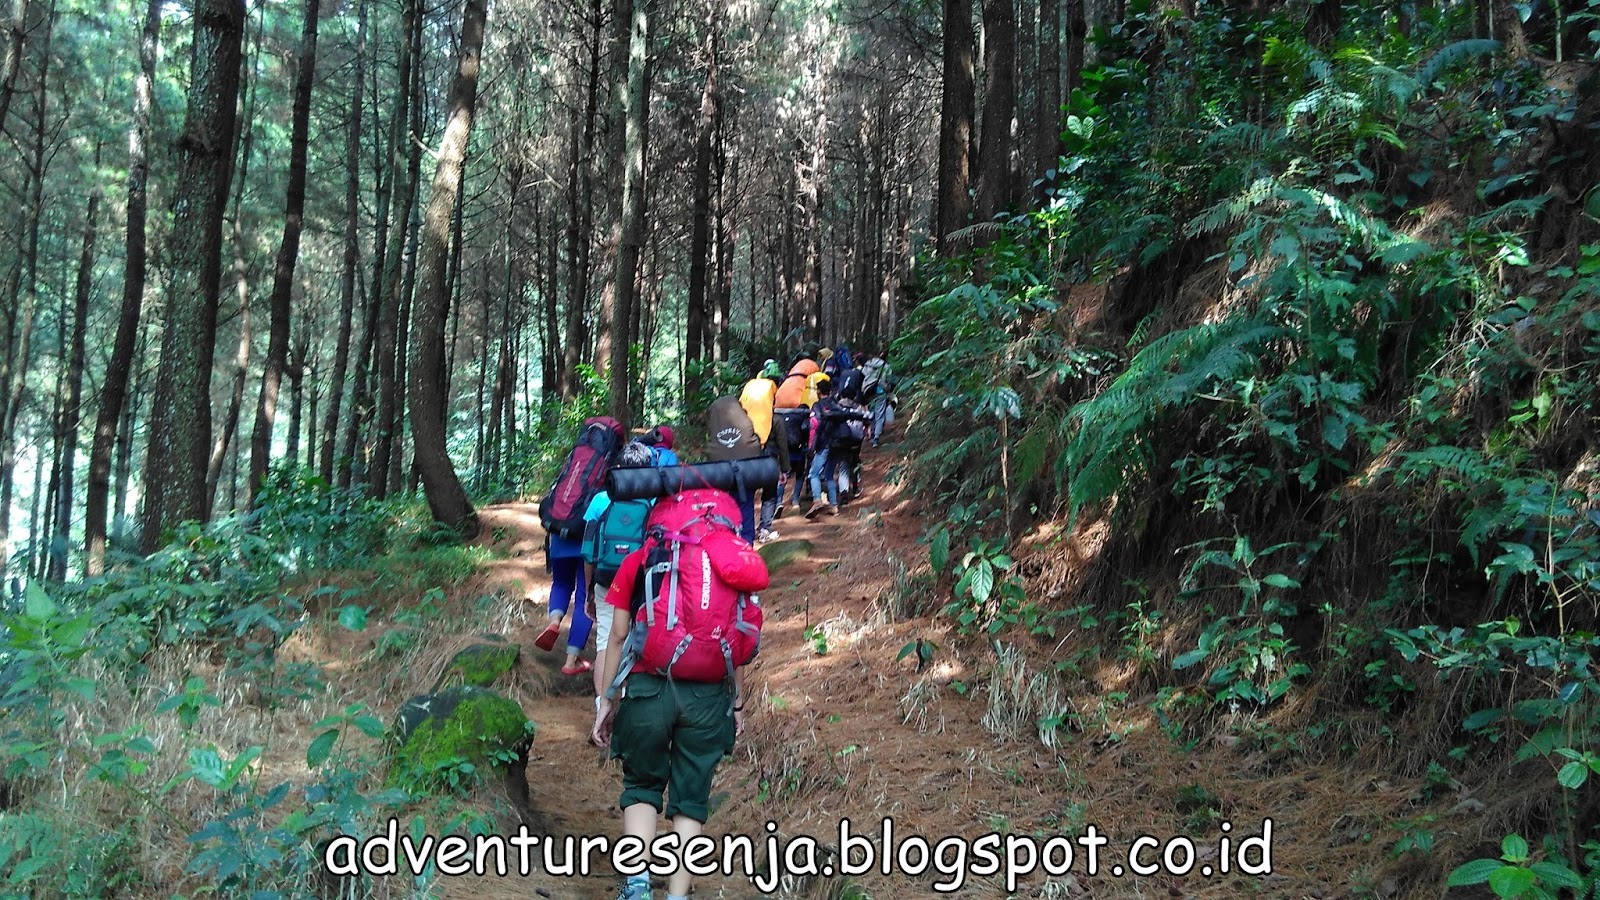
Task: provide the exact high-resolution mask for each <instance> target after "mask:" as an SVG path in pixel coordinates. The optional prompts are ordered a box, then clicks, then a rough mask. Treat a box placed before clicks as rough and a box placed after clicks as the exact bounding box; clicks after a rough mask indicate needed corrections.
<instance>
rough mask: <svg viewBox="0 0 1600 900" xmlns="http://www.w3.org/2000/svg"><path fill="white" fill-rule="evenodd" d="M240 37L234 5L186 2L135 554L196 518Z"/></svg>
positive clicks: (229, 1) (240, 10) (219, 0)
mask: <svg viewBox="0 0 1600 900" xmlns="http://www.w3.org/2000/svg"><path fill="white" fill-rule="evenodd" d="M243 36H244V3H243V2H242V0H195V5H194V45H193V51H192V54H191V56H190V61H189V71H190V80H189V84H190V88H189V106H188V111H187V113H186V114H185V118H184V126H183V132H182V134H181V136H180V137H179V138H178V142H177V158H178V160H177V161H178V178H177V181H176V183H177V184H178V185H180V186H181V188H180V190H179V192H178V194H177V196H176V198H175V199H174V203H173V209H172V212H173V228H172V243H171V253H170V258H171V269H172V272H173V276H174V277H173V279H172V290H171V292H170V293H169V294H168V299H167V309H166V326H165V328H164V329H163V331H162V339H161V366H160V371H159V374H158V375H157V378H156V390H155V398H154V403H153V406H152V408H151V422H150V438H149V443H148V448H149V449H148V452H147V454H146V458H145V478H144V484H145V510H144V516H143V522H142V528H141V535H140V545H141V547H142V548H143V549H144V550H145V551H146V552H150V551H154V550H155V549H156V548H157V547H158V546H159V545H160V543H161V539H162V536H163V534H164V532H165V531H166V530H167V529H168V528H170V527H171V526H173V525H175V524H177V523H178V522H180V521H182V520H184V519H200V520H204V519H205V518H206V512H207V511H206V509H205V475H206V462H207V460H206V451H207V450H208V449H209V447H208V445H209V444H210V440H211V362H212V354H213V352H214V350H215V349H216V339H217V291H218V288H219V286H220V281H221V276H222V213H223V207H224V204H226V202H227V198H228V185H229V183H230V179H231V178H232V177H233V165H232V164H233V158H232V157H233V133H234V125H235V120H236V118H237V115H238V113H237V107H238V97H239V63H240V57H241V55H242V39H243Z"/></svg>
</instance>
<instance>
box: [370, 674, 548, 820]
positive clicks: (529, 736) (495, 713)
mask: <svg viewBox="0 0 1600 900" xmlns="http://www.w3.org/2000/svg"><path fill="white" fill-rule="evenodd" d="M394 738H395V744H396V747H395V749H394V752H393V755H392V756H391V758H390V761H389V777H388V784H389V786H390V787H398V788H403V789H404V790H406V791H408V792H410V793H412V794H413V795H419V794H433V793H441V792H446V791H454V792H464V791H466V790H469V789H471V788H473V787H475V786H477V785H479V784H482V783H484V782H486V781H487V780H488V777H489V774H490V773H491V772H495V771H499V772H503V773H504V774H505V777H506V787H507V790H508V791H509V792H510V793H511V795H512V800H513V801H515V802H519V803H525V802H526V798H527V773H526V771H525V770H526V769H527V765H528V749H529V748H530V747H531V746H532V745H533V722H532V721H530V720H529V719H528V716H527V714H526V713H524V712H523V711H522V707H521V706H519V705H518V704H517V703H515V702H514V701H512V700H508V699H506V698H505V697H502V696H500V695H499V694H497V693H495V692H494V691H490V690H485V689H484V688H481V687H473V686H471V685H462V686H460V687H453V688H447V689H445V690H443V691H439V692H438V693H434V694H425V695H423V696H420V697H412V698H411V699H410V700H407V701H406V702H405V705H403V706H401V707H400V712H399V713H398V714H397V716H396V718H395V724H394Z"/></svg>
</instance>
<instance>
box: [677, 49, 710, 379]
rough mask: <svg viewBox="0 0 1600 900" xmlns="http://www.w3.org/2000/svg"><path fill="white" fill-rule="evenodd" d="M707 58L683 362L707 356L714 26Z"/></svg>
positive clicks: (696, 155)
mask: <svg viewBox="0 0 1600 900" xmlns="http://www.w3.org/2000/svg"><path fill="white" fill-rule="evenodd" d="M708 43H709V53H708V57H709V59H710V62H709V64H708V65H707V67H706V78H705V84H704V85H703V87H702V88H701V90H700V121H699V123H698V125H697V128H696V135H695V143H694V186H693V188H692V192H693V193H692V199H691V200H690V203H691V204H692V210H693V213H692V214H693V220H692V225H691V226H690V231H689V295H688V299H687V302H688V304H689V307H688V310H687V311H686V313H687V314H686V316H685V319H686V324H685V329H684V346H683V356H684V361H685V362H686V363H694V362H698V361H699V360H701V359H702V358H704V357H705V356H706V348H705V346H704V343H705V335H706V317H707V316H706V314H707V312H708V308H707V307H708V301H709V290H708V288H709V279H708V278H707V277H706V269H707V267H708V263H709V262H710V256H711V162H712V144H711V139H712V137H713V135H714V134H715V133H716V126H717V105H718V101H717V34H716V31H715V26H714V25H713V27H712V29H711V31H710V35H709V37H708ZM684 393H685V394H686V395H687V396H689V397H694V396H697V395H698V394H699V393H700V380H699V379H698V378H697V377H690V378H688V379H687V380H686V381H685V384H684Z"/></svg>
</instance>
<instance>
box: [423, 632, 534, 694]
mask: <svg viewBox="0 0 1600 900" xmlns="http://www.w3.org/2000/svg"><path fill="white" fill-rule="evenodd" d="M521 655H522V648H521V647H520V646H518V645H516V644H508V643H505V642H503V641H500V642H496V643H492V644H473V645H472V646H470V647H464V648H462V650H461V652H460V653H457V654H456V655H455V656H452V657H450V663H449V665H446V666H445V667H444V672H443V674H441V675H440V676H439V684H438V685H435V686H434V690H438V689H439V687H441V686H443V685H445V684H447V683H450V682H452V681H457V680H458V679H459V683H460V684H463V685H466V686H468V687H488V686H489V685H491V684H494V683H495V682H496V681H497V680H499V678H500V676H502V675H504V674H506V673H507V672H510V671H511V668H512V666H515V665H516V664H517V657H518V656H521Z"/></svg>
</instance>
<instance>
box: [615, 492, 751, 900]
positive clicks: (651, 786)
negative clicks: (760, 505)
mask: <svg viewBox="0 0 1600 900" xmlns="http://www.w3.org/2000/svg"><path fill="white" fill-rule="evenodd" d="M738 514H739V510H738V503H737V502H736V501H735V500H734V499H733V498H732V497H731V496H729V495H728V494H727V493H725V492H723V491H719V490H713V489H697V490H689V491H684V492H682V493H679V494H674V495H671V496H668V497H664V498H662V499H660V500H658V501H657V502H656V505H655V507H654V508H653V509H652V510H651V513H650V518H649V525H648V531H647V535H648V536H647V537H646V540H645V543H644V545H643V546H642V547H640V549H638V550H636V551H634V552H633V553H631V554H629V555H628V557H627V558H626V559H624V560H623V562H622V565H621V566H620V567H619V568H618V570H617V575H616V578H615V579H614V580H613V581H612V582H611V590H610V591H609V592H607V594H606V603H608V604H610V605H611V606H612V607H613V610H612V625H611V638H610V643H609V647H608V649H607V652H606V655H605V656H604V657H603V658H602V660H601V668H602V670H603V673H604V674H603V678H604V681H605V683H606V684H607V685H608V686H609V687H608V688H607V691H606V694H605V696H604V697H602V698H601V701H600V707H599V710H598V712H597V713H596V715H595V723H594V728H593V730H592V734H591V736H590V737H591V739H592V740H593V741H594V742H595V743H597V744H600V745H601V746H609V747H610V748H611V756H612V757H613V758H615V759H620V760H621V761H622V796H621V797H620V798H619V801H618V805H619V806H620V807H621V808H622V830H623V833H624V834H625V835H627V836H631V837H636V838H638V839H639V840H641V841H643V842H644V845H645V846H647V847H648V846H650V845H651V844H652V842H653V841H654V840H655V836H656V822H657V818H658V817H659V816H660V815H662V814H663V813H664V814H665V815H666V816H667V817H668V818H669V819H671V820H672V828H673V831H674V832H676V833H677V835H678V837H679V841H680V843H679V847H680V848H681V847H682V846H683V842H686V841H688V840H689V839H690V838H692V837H695V836H697V835H699V834H700V833H701V831H702V829H703V827H704V825H705V821H706V819H707V817H708V815H709V813H710V808H709V807H710V796H711V781H712V776H713V774H714V773H715V771H716V767H717V764H718V763H719V762H721V760H722V757H724V756H726V755H728V754H729V753H730V752H732V750H733V746H734V740H735V739H736V738H737V737H738V736H739V735H740V734H742V733H743V731H744V717H743V708H744V707H743V701H742V700H741V699H740V697H741V694H740V674H739V670H740V668H741V667H742V666H744V665H746V664H748V663H749V662H750V661H751V660H752V659H754V658H755V655H756V652H757V650H758V649H759V646H760V638H761V621H762V616H761V605H760V599H759V598H758V597H757V596H756V595H755V593H754V592H756V591H760V590H763V589H765V588H766V587H767V584H768V582H769V575H768V572H767V567H766V563H765V562H764V561H763V560H762V559H761V556H760V554H758V553H756V552H755V551H753V550H752V549H751V548H750V546H749V544H747V543H745V542H744V541H742V540H740V538H739V536H738V535H737V533H736V529H737V526H736V524H735V517H736V516H737V515H738ZM619 691H620V696H619ZM690 881H691V879H690V873H689V872H688V871H687V870H686V869H684V868H683V866H682V865H680V866H679V867H678V869H677V871H675V872H673V873H672V874H671V875H670V876H669V877H668V879H667V897H668V900H681V898H687V897H688V894H689V888H690ZM649 897H650V880H649V876H648V874H640V875H635V876H633V877H630V878H629V879H628V880H627V882H626V883H625V885H624V886H623V889H622V893H621V894H620V895H619V900H648V898H649Z"/></svg>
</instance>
